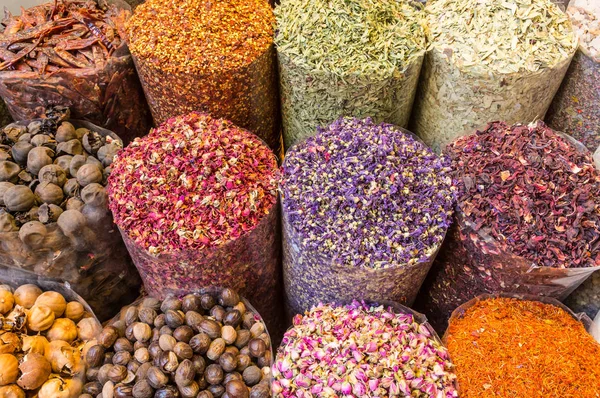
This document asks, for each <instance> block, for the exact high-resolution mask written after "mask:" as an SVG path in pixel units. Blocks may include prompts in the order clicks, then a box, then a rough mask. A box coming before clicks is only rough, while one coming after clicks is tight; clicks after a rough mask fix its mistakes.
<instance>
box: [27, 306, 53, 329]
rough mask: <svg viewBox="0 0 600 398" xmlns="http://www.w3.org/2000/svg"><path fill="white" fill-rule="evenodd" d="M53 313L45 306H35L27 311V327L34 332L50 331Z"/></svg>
mask: <svg viewBox="0 0 600 398" xmlns="http://www.w3.org/2000/svg"><path fill="white" fill-rule="evenodd" d="M54 318H55V316H54V312H53V311H52V309H51V308H50V307H48V306H46V305H41V304H35V305H34V306H33V307H31V310H29V316H28V317H27V327H28V328H29V329H30V330H33V331H34V332H41V331H44V330H48V329H50V327H51V326H52V324H53V323H54Z"/></svg>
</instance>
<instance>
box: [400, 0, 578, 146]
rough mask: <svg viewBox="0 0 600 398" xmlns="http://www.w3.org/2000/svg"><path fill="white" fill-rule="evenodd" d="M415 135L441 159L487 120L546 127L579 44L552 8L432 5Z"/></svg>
mask: <svg viewBox="0 0 600 398" xmlns="http://www.w3.org/2000/svg"><path fill="white" fill-rule="evenodd" d="M425 11H426V13H427V39H428V42H429V47H428V51H427V53H426V55H425V61H424V63H423V72H422V74H421V81H420V84H419V88H418V90H417V96H416V100H415V106H414V109H413V115H412V119H411V123H410V129H411V130H412V131H413V132H414V133H415V134H417V135H418V136H419V137H421V138H422V139H423V140H424V141H425V143H426V144H427V145H429V146H431V147H432V148H433V149H434V150H436V151H439V150H441V149H443V147H444V146H445V145H446V144H448V143H450V142H452V141H453V140H454V139H455V138H457V137H459V136H462V135H466V134H471V133H472V132H473V131H475V130H476V129H482V128H485V126H486V125H487V123H488V122H489V121H490V120H504V121H506V122H507V123H529V122H532V121H534V120H537V119H542V118H543V117H544V114H545V113H546V110H547V109H548V107H549V106H550V102H551V101H552V98H553V97H554V94H556V92H557V90H558V88H559V86H560V82H561V81H562V79H563V77H564V75H565V73H566V71H567V68H568V67H569V63H570V62H571V58H572V57H573V55H574V54H575V50H576V49H577V38H576V36H575V34H574V33H573V30H572V26H571V22H570V21H569V19H568V17H567V16H566V14H565V13H564V12H563V11H561V10H560V8H559V7H558V6H557V5H556V4H554V3H552V2H551V1H550V0H531V1H522V0H507V1H480V0H459V1H456V0H431V1H428V2H427V6H426V8H425Z"/></svg>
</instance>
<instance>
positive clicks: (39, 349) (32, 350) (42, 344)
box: [21, 335, 49, 355]
mask: <svg viewBox="0 0 600 398" xmlns="http://www.w3.org/2000/svg"><path fill="white" fill-rule="evenodd" d="M21 339H22V341H23V346H22V350H23V352H24V353H25V354H41V355H44V353H45V352H46V349H47V347H48V344H49V342H48V340H47V339H46V338H45V337H44V336H26V335H23V336H21Z"/></svg>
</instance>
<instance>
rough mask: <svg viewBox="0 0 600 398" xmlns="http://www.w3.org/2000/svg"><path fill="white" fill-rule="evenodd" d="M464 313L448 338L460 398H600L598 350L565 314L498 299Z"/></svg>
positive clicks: (457, 317) (469, 306) (452, 325)
mask: <svg viewBox="0 0 600 398" xmlns="http://www.w3.org/2000/svg"><path fill="white" fill-rule="evenodd" d="M557 304H558V303H557ZM462 309H464V311H461V310H459V311H457V313H456V315H455V316H454V317H453V318H452V319H451V321H450V327H449V329H448V332H447V334H446V336H445V337H444V341H445V342H446V344H447V347H448V350H449V351H450V355H451V356H452V360H453V362H454V364H455V366H456V374H457V376H458V382H459V385H460V396H461V397H462V398H486V397H507V398H508V397H510V398H537V397H540V398H548V397H561V398H592V397H600V363H599V362H598V361H597V359H598V358H599V357H600V344H598V343H597V342H596V341H594V339H593V337H592V336H591V335H590V334H589V333H588V332H587V331H586V330H585V328H584V326H583V324H582V323H581V322H579V321H577V320H576V319H574V318H573V316H572V315H571V314H569V313H568V312H566V311H565V310H563V309H562V308H560V307H558V306H557V305H552V304H546V303H541V302H537V301H527V300H521V299H516V298H505V297H498V298H486V299H482V300H479V299H476V300H474V302H472V303H467V304H465V305H464V308H462Z"/></svg>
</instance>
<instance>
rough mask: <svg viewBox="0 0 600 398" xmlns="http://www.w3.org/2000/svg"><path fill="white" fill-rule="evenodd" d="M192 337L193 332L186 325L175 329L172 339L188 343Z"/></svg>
mask: <svg viewBox="0 0 600 398" xmlns="http://www.w3.org/2000/svg"><path fill="white" fill-rule="evenodd" d="M193 336H194V330H193V329H192V328H191V327H189V326H187V325H183V326H179V327H178V328H177V329H175V330H173V337H175V339H177V341H181V342H184V343H189V341H190V339H191V338H192V337H193Z"/></svg>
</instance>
